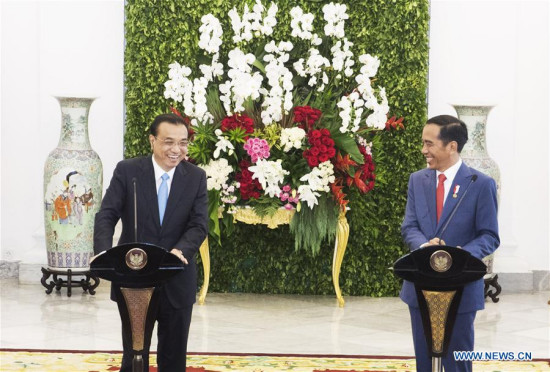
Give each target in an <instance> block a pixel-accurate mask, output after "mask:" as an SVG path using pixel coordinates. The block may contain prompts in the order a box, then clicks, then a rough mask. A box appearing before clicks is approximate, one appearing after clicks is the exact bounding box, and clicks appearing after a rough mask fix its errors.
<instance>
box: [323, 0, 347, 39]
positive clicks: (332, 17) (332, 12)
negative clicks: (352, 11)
mask: <svg viewBox="0 0 550 372" xmlns="http://www.w3.org/2000/svg"><path fill="white" fill-rule="evenodd" d="M346 10H347V6H346V5H345V4H334V3H330V4H326V5H324V6H323V15H324V18H325V21H327V24H326V25H325V35H327V36H334V37H336V38H338V39H341V38H343V37H344V36H345V35H346V33H345V31H344V21H345V20H346V19H348V18H349V16H348V14H347V13H346Z"/></svg>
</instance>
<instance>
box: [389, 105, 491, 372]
mask: <svg viewBox="0 0 550 372" xmlns="http://www.w3.org/2000/svg"><path fill="white" fill-rule="evenodd" d="M467 140H468V130H467V128H466V125H465V124H464V122H462V121H461V120H459V119H457V118H455V117H453V116H449V115H440V116H436V117H433V118H431V119H429V120H428V122H427V123H426V125H425V126H424V129H423V131H422V154H423V155H424V157H425V158H426V162H427V164H428V167H427V168H426V169H423V170H420V171H418V172H415V173H413V174H411V176H410V179H409V189H408V194H407V208H406V211H405V219H404V221H403V224H402V226H401V234H402V235H403V239H404V241H405V243H406V244H407V245H408V246H409V248H410V249H411V250H415V249H419V248H423V247H425V246H428V245H434V244H441V245H449V246H459V247H461V248H462V249H464V250H467V251H468V252H470V253H471V254H472V255H473V256H474V257H477V258H479V259H482V258H483V257H485V256H487V255H489V254H491V253H493V252H494V251H495V250H496V249H497V248H498V246H499V244H500V240H499V235H498V222H497V190H496V184H495V181H494V180H493V179H492V178H490V177H488V176H486V175H484V174H483V173H480V172H478V171H476V170H475V169H472V168H470V167H468V166H467V165H466V164H464V163H463V162H462V160H461V158H460V152H461V151H462V148H463V147H464V144H465V143H466V141H467ZM474 176H477V178H476V177H474ZM468 188H469V189H468ZM466 189H468V193H467V194H466V196H465V197H464V200H463V201H462V203H461V205H460V206H459V207H458V208H457V210H456V214H455V215H454V217H453V219H452V220H451V221H450V223H449V226H448V227H447V230H445V232H444V236H441V230H442V227H443V226H444V225H445V223H446V221H447V219H448V218H449V216H450V214H451V211H452V210H453V209H454V207H455V206H456V204H457V202H458V200H460V198H461V196H462V195H463V193H464V192H465V191H466ZM400 297H401V299H402V300H403V301H404V302H405V303H407V304H408V305H409V311H410V314H411V323H412V332H413V341H414V350H415V354H416V363H417V370H418V371H431V370H432V369H431V358H430V355H429V352H428V349H427V345H426V341H425V337H424V330H423V328H422V320H421V317H420V311H419V309H418V302H417V298H416V294H415V290H414V285H413V284H412V283H410V282H408V281H405V282H404V283H403V288H402V290H401V294H400ZM484 303H485V299H484V284H483V279H479V280H478V281H475V282H473V283H470V284H468V285H467V286H466V287H465V288H464V292H463V294H462V301H461V303H460V306H459V308H458V314H457V319H456V323H455V325H454V329H453V333H452V335H451V340H450V345H449V351H448V353H447V356H446V357H444V358H443V366H444V368H445V371H446V372H450V371H471V370H472V363H471V362H457V361H455V360H454V357H453V351H470V350H473V348H474V319H475V316H476V312H477V310H482V309H483V308H484Z"/></svg>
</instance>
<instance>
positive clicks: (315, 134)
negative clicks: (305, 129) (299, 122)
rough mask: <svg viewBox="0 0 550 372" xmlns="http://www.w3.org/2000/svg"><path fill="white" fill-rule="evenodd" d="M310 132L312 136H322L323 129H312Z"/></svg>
mask: <svg viewBox="0 0 550 372" xmlns="http://www.w3.org/2000/svg"><path fill="white" fill-rule="evenodd" d="M309 134H310V136H311V137H310V138H321V131H320V130H317V129H315V130H312V131H311V132H309Z"/></svg>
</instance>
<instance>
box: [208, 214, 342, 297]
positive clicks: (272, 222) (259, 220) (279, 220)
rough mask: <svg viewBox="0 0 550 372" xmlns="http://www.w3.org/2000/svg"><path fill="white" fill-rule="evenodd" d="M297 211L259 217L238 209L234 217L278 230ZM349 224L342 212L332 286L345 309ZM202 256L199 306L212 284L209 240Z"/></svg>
mask: <svg viewBox="0 0 550 372" xmlns="http://www.w3.org/2000/svg"><path fill="white" fill-rule="evenodd" d="M294 213H295V210H286V209H284V208H281V209H279V210H278V211H277V212H276V213H275V214H274V215H273V216H271V217H269V216H266V217H259V216H258V215H257V214H256V213H254V211H253V210H252V209H251V208H238V209H237V212H236V213H235V214H234V215H233V219H234V221H235V222H236V221H239V222H243V223H246V224H250V225H257V224H263V225H267V227H268V228H270V229H276V228H277V227H278V226H279V225H288V224H289V223H290V220H292V216H293V215H294ZM348 238H349V224H348V220H347V218H346V211H345V210H344V211H341V212H340V215H339V216H338V227H337V229H336V240H335V242H334V255H333V258H332V284H333V285H334V291H335V292H336V298H337V299H338V306H340V307H344V303H345V301H344V297H343V296H342V291H341V290H340V267H341V266H342V261H343V260H344V253H345V252H346V247H347V245H348ZM199 251H200V255H201V260H202V266H203V269H204V281H203V285H202V288H201V290H200V292H199V305H204V301H205V300H206V294H207V293H208V285H209V283H210V249H209V247H208V238H206V239H205V240H204V242H203V243H202V245H201V246H200V249H199Z"/></svg>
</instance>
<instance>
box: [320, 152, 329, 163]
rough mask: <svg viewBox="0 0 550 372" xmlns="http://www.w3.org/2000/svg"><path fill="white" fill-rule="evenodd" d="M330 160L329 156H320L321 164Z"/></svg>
mask: <svg viewBox="0 0 550 372" xmlns="http://www.w3.org/2000/svg"><path fill="white" fill-rule="evenodd" d="M328 159H329V157H328V155H327V154H321V155H319V163H324V162H325V161H327V160H328Z"/></svg>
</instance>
